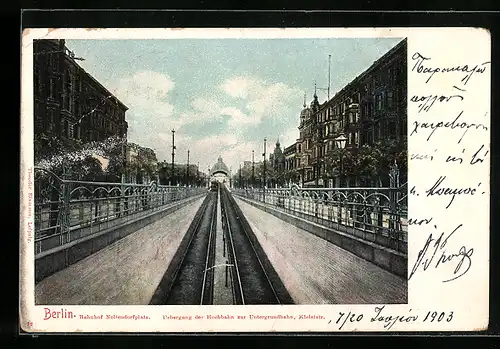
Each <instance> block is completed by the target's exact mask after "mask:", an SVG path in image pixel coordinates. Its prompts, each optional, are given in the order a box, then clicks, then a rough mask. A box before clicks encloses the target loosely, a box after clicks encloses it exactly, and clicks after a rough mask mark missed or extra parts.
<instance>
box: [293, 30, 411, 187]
mask: <svg viewBox="0 0 500 349" xmlns="http://www.w3.org/2000/svg"><path fill="white" fill-rule="evenodd" d="M406 56H407V42H406V39H405V40H403V41H401V42H400V43H398V44H397V45H396V46H395V47H393V48H392V49H391V50H390V51H389V52H387V53H386V54H385V55H383V56H382V57H381V58H379V59H378V60H377V61H375V62H374V63H373V64H372V66H370V67H369V68H368V69H367V70H365V71H364V72H363V73H362V74H360V75H359V76H358V77H356V78H355V79H354V80H353V81H351V82H350V83H349V84H348V85H347V86H345V87H344V88H343V89H342V90H340V91H339V92H338V93H336V94H335V95H334V96H333V97H332V98H331V99H330V100H328V101H326V102H325V103H323V104H321V105H320V103H319V102H318V97H317V95H316V92H315V93H314V96H313V101H312V102H311V104H310V106H309V107H306V105H305V103H304V109H303V110H302V111H301V114H300V124H299V127H298V128H299V132H300V136H299V139H298V140H297V143H296V160H297V162H296V168H297V170H298V172H299V174H300V181H301V183H302V185H304V186H322V187H323V186H332V185H339V182H338V179H339V178H332V179H330V180H326V179H325V177H326V173H327V167H328V164H327V163H326V161H328V160H327V159H328V157H327V155H328V154H329V153H331V152H332V151H333V150H334V149H335V148H336V144H335V139H336V138H337V137H338V136H339V135H341V134H343V135H344V136H345V137H346V138H347V142H346V148H345V151H348V152H352V153H355V152H357V151H358V150H359V149H360V147H362V146H363V145H364V144H367V145H374V144H377V143H378V142H380V141H387V140H394V141H396V142H398V144H399V143H401V144H403V143H405V141H406V137H407V102H406V101H407V70H406V67H407V62H406V59H407V58H406ZM405 170H406V169H403V172H405ZM404 176H405V173H403V177H404ZM335 182H336V183H335ZM384 183H385V179H384ZM345 184H346V185H348V186H355V185H357V178H355V177H350V178H346V183H345Z"/></svg>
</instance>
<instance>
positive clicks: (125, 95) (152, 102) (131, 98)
mask: <svg viewBox="0 0 500 349" xmlns="http://www.w3.org/2000/svg"><path fill="white" fill-rule="evenodd" d="M173 88H174V82H173V81H172V80H171V79H170V78H169V77H168V76H167V75H165V74H162V73H158V72H154V71H148V70H146V71H139V72H137V73H135V74H134V75H132V76H131V77H127V78H123V79H121V80H119V81H118V83H117V84H116V86H114V92H115V94H116V96H117V97H118V98H119V99H120V100H122V101H123V102H124V103H125V104H126V105H127V106H129V107H132V106H133V108H134V109H136V108H137V109H152V110H157V111H160V112H162V113H164V114H167V115H171V114H172V111H173V105H171V104H170V103H168V102H167V98H168V94H169V92H170V91H172V89H173ZM157 108H161V109H157ZM132 110H133V109H132Z"/></svg>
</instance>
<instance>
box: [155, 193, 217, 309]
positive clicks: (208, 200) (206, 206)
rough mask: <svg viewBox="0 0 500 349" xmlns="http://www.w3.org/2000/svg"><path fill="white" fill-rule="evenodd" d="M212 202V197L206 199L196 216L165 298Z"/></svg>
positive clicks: (168, 294)
mask: <svg viewBox="0 0 500 349" xmlns="http://www.w3.org/2000/svg"><path fill="white" fill-rule="evenodd" d="M209 202H210V199H207V200H206V201H204V202H203V204H202V207H201V210H200V211H199V212H200V215H199V217H196V218H197V219H196V222H195V226H194V229H193V232H192V234H191V236H190V237H189V242H188V244H187V246H186V248H185V250H184V252H183V254H182V258H181V260H180V261H179V263H178V264H177V267H176V268H175V271H174V273H173V277H172V280H173V282H172V283H171V284H170V286H169V288H168V291H167V292H166V293H165V295H166V296H165V300H167V299H168V298H169V296H170V293H171V292H172V288H173V286H174V284H175V280H176V279H177V276H178V275H179V271H180V270H181V269H182V267H183V265H184V260H185V258H186V256H187V254H188V252H189V249H190V248H191V244H192V242H193V240H194V237H195V236H196V234H197V233H198V231H199V229H200V225H201V222H202V221H203V217H204V216H205V211H206V210H207V208H208V204H209Z"/></svg>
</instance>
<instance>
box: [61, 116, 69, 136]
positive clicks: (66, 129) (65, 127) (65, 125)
mask: <svg viewBox="0 0 500 349" xmlns="http://www.w3.org/2000/svg"><path fill="white" fill-rule="evenodd" d="M62 133H63V135H64V137H66V138H68V137H69V123H68V120H64V122H63V132H62Z"/></svg>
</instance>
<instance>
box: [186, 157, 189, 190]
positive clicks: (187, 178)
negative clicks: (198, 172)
mask: <svg viewBox="0 0 500 349" xmlns="http://www.w3.org/2000/svg"><path fill="white" fill-rule="evenodd" d="M186 187H189V150H188V159H187V166H186Z"/></svg>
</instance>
